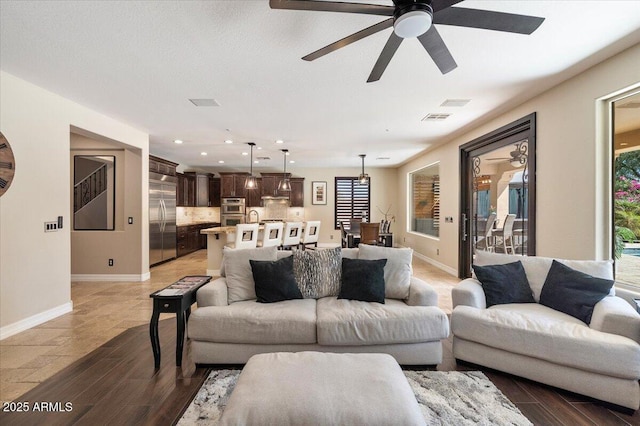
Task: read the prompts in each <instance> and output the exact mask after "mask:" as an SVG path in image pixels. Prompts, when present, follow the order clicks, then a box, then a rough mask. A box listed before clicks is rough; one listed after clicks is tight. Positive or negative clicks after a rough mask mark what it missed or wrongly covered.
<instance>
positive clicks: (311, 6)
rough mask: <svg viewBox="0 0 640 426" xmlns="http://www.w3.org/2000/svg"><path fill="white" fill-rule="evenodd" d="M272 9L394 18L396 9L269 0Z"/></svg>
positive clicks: (304, 0)
mask: <svg viewBox="0 0 640 426" xmlns="http://www.w3.org/2000/svg"><path fill="white" fill-rule="evenodd" d="M269 6H270V7H271V9H291V10H318V11H322V12H345V13H364V14H367V15H381V16H393V11H394V10H395V7H393V6H384V5H378V4H363V3H346V2H338V1H317V0H269Z"/></svg>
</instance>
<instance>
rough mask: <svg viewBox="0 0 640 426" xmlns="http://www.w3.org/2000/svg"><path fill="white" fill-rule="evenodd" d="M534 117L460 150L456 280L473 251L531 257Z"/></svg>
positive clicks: (463, 275) (468, 265)
mask: <svg viewBox="0 0 640 426" xmlns="http://www.w3.org/2000/svg"><path fill="white" fill-rule="evenodd" d="M535 123H536V115H535V113H533V114H530V115H528V116H526V117H523V118H521V119H519V120H517V121H514V122H513V123H510V124H508V125H506V126H503V127H501V128H499V129H497V130H495V131H493V132H491V133H489V134H487V135H484V136H481V137H479V138H477V139H474V140H472V141H471V142H468V143H466V144H464V145H462V146H461V147H460V171H461V179H460V197H461V198H460V230H459V265H458V271H459V272H458V273H459V277H460V278H467V277H470V276H471V266H472V263H473V255H474V253H475V251H476V250H485V251H490V252H495V253H506V254H513V255H522V256H525V255H527V256H533V255H535V210H536V209H535V193H536V191H535V188H536V182H535V181H536V179H535V177H536V173H535V171H536V159H535V152H536V149H535V148H536V141H535V139H536V138H535Z"/></svg>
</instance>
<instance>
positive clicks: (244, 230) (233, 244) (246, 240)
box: [226, 223, 258, 249]
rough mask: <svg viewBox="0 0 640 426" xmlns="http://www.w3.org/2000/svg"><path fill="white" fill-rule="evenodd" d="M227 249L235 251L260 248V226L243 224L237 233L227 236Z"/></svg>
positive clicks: (237, 226) (238, 226)
mask: <svg viewBox="0 0 640 426" xmlns="http://www.w3.org/2000/svg"><path fill="white" fill-rule="evenodd" d="M226 246H227V247H230V248H235V249H246V248H256V247H257V246H258V224H257V223H241V224H238V225H236V231H235V233H229V234H227V244H226Z"/></svg>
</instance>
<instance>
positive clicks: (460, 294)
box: [451, 278, 487, 309]
mask: <svg viewBox="0 0 640 426" xmlns="http://www.w3.org/2000/svg"><path fill="white" fill-rule="evenodd" d="M451 299H452V302H453V307H454V308H455V307H456V306H458V305H465V306H472V307H474V308H478V309H486V308H487V299H486V298H485V296H484V290H482V285H481V284H480V281H478V280H476V279H474V278H467V279H466V280H463V281H461V282H460V283H459V284H458V285H456V286H455V287H453V290H451Z"/></svg>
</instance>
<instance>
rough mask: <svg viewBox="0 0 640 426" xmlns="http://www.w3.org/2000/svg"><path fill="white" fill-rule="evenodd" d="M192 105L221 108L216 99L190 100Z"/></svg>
mask: <svg viewBox="0 0 640 426" xmlns="http://www.w3.org/2000/svg"><path fill="white" fill-rule="evenodd" d="M189 100H190V101H191V103H192V104H194V105H195V106H198V107H216V106H220V104H219V103H218V101H216V100H215V99H189Z"/></svg>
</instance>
